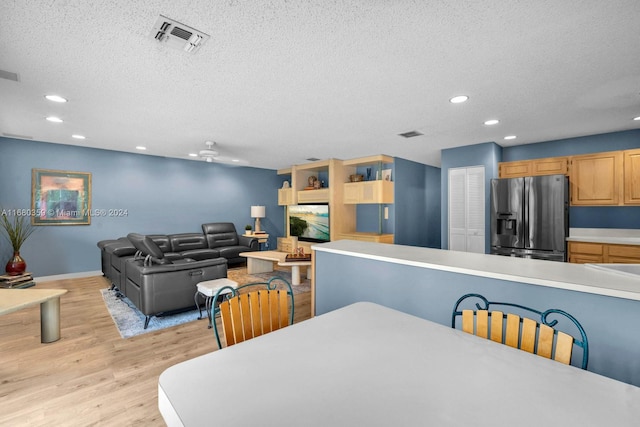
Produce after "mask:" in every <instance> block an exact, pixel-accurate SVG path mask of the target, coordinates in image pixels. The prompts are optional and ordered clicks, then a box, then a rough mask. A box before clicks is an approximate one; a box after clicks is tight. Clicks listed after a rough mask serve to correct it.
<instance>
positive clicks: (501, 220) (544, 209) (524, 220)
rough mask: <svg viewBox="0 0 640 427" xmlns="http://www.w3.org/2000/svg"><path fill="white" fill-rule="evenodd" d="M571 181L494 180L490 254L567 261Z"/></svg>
mask: <svg viewBox="0 0 640 427" xmlns="http://www.w3.org/2000/svg"><path fill="white" fill-rule="evenodd" d="M568 235H569V182H568V180H567V177H566V176H564V175H547V176H530V177H524V178H503V179H492V180H491V253H492V254H497V255H506V256H515V257H522V258H537V259H546V260H551V261H566V259H567V250H566V248H567V243H566V238H567V237H568Z"/></svg>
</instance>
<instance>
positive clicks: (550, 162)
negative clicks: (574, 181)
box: [531, 157, 569, 176]
mask: <svg viewBox="0 0 640 427" xmlns="http://www.w3.org/2000/svg"><path fill="white" fill-rule="evenodd" d="M531 169H532V170H531V172H532V173H533V176H540V175H567V174H568V173H569V158H568V157H548V158H545V159H534V160H532V166H531Z"/></svg>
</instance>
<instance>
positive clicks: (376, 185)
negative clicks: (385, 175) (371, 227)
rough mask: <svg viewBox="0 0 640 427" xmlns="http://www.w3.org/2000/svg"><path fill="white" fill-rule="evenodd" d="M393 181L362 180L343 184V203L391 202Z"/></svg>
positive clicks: (392, 198) (392, 199)
mask: <svg viewBox="0 0 640 427" xmlns="http://www.w3.org/2000/svg"><path fill="white" fill-rule="evenodd" d="M393 201H394V193H393V182H391V181H382V180H378V181H362V182H347V183H345V184H344V203H347V204H360V203H362V204H365V203H378V204H379V203H393Z"/></svg>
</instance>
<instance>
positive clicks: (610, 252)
mask: <svg viewBox="0 0 640 427" xmlns="http://www.w3.org/2000/svg"><path fill="white" fill-rule="evenodd" d="M605 262H611V263H618V264H639V263H640V246H638V245H607V249H606V256H605Z"/></svg>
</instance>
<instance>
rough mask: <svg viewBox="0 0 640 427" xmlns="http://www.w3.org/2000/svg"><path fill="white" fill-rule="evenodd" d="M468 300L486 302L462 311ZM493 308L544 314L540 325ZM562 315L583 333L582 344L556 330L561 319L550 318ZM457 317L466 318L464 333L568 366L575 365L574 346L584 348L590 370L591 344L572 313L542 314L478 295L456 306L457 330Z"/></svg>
mask: <svg viewBox="0 0 640 427" xmlns="http://www.w3.org/2000/svg"><path fill="white" fill-rule="evenodd" d="M467 298H479V299H480V300H481V301H482V302H484V306H481V305H480V304H477V303H476V307H475V309H463V310H459V306H460V304H461V302H462V301H464V300H465V299H467ZM491 305H494V306H495V305H502V306H511V307H517V308H520V309H523V310H528V311H530V312H533V313H537V314H539V315H540V319H541V320H540V322H538V321H536V320H533V319H530V318H528V317H520V316H519V315H517V314H513V313H504V312H502V311H499V310H489V307H490V306H491ZM551 314H558V315H562V316H565V317H567V318H568V319H569V320H571V322H573V323H574V325H575V326H576V327H577V328H578V331H579V332H580V335H581V338H582V341H579V340H577V339H576V338H574V337H573V336H571V335H569V334H567V333H565V332H562V331H559V330H556V329H554V328H553V326H555V325H556V323H557V320H553V321H552V322H548V321H547V316H549V315H551ZM457 316H462V330H463V331H464V332H467V333H470V334H473V335H477V336H479V337H482V338H487V339H491V340H492V341H495V342H497V343H501V344H505V345H508V346H509V347H513V348H517V349H520V350H524V351H526V352H528V353H532V354H537V355H538V356H542V357H545V358H547V359H553V360H556V361H558V362H561V363H564V364H567V365H568V364H571V356H572V353H573V349H574V346H575V345H577V346H579V347H582V350H583V360H582V366H581V367H582V368H583V369H586V368H587V363H588V354H589V353H588V342H587V337H586V334H585V332H584V329H583V328H582V325H580V323H579V322H578V321H577V320H576V319H575V318H574V317H573V316H571V315H570V314H568V313H566V312H564V311H562V310H557V309H551V310H547V311H545V312H539V311H537V310H534V309H531V308H528V307H524V306H521V305H518V304H511V303H501V302H500V303H499V302H489V301H488V300H487V299H486V298H484V297H483V296H481V295H478V294H467V295H464V296H463V297H461V298H460V299H459V300H458V301H457V302H456V304H455V306H454V310H453V314H452V320H451V326H452V327H453V328H455V320H456V317H457Z"/></svg>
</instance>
